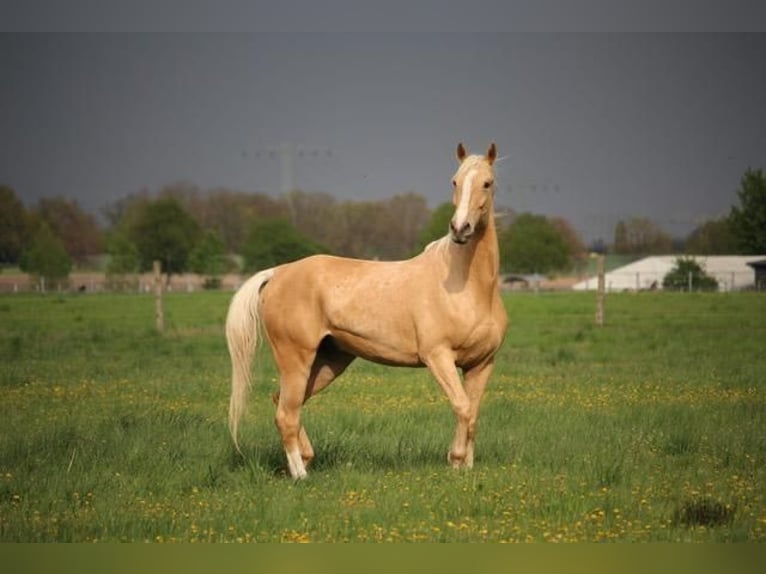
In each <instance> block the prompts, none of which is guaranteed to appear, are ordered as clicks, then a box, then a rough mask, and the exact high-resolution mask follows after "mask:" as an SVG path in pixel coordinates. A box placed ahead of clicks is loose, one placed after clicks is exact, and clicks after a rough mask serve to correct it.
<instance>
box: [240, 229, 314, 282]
mask: <svg viewBox="0 0 766 574" xmlns="http://www.w3.org/2000/svg"><path fill="white" fill-rule="evenodd" d="M323 251H325V250H324V248H323V247H322V246H320V245H319V244H317V243H315V242H314V241H312V240H311V239H308V238H307V237H305V236H303V235H301V234H300V233H299V232H298V230H297V229H295V227H293V226H292V225H291V224H290V223H289V222H287V221H285V220H284V219H272V220H266V221H257V222H255V223H254V224H253V225H252V227H251V228H250V232H249V233H248V236H247V241H246V242H245V245H244V247H243V249H242V255H243V257H244V260H245V263H244V267H245V270H246V271H248V272H252V271H257V270H259V269H267V268H269V267H274V266H275V265H279V264H281V263H287V262H289V261H295V260H296V259H301V258H303V257H306V256H308V255H315V254H317V253H322V252H323Z"/></svg>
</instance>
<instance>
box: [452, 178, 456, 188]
mask: <svg viewBox="0 0 766 574" xmlns="http://www.w3.org/2000/svg"><path fill="white" fill-rule="evenodd" d="M456 186H457V182H456V181H455V180H454V179H453V180H452V187H456Z"/></svg>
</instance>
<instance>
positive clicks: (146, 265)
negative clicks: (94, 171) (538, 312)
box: [0, 170, 766, 286]
mask: <svg viewBox="0 0 766 574" xmlns="http://www.w3.org/2000/svg"><path fill="white" fill-rule="evenodd" d="M738 198H739V205H736V206H732V208H731V211H730V213H729V214H728V215H727V216H726V217H723V218H720V219H715V220H711V221H707V222H704V223H702V224H701V225H699V226H698V227H697V228H696V229H694V230H693V231H692V232H691V233H690V234H689V236H687V237H686V238H685V239H684V240H683V241H682V242H680V243H681V244H682V246H681V248H680V249H679V241H678V240H674V239H673V238H672V237H671V236H670V235H668V234H667V233H666V232H664V231H663V230H662V229H661V228H660V227H659V226H658V225H656V224H655V223H653V222H651V221H650V220H648V219H643V218H633V219H629V220H627V221H620V222H618V223H617V225H616V228H615V234H614V241H613V242H612V243H611V244H609V245H605V244H603V243H600V244H595V245H591V246H586V245H585V243H584V242H583V240H582V237H581V236H580V234H579V233H578V232H577V230H575V229H574V228H573V227H572V225H571V224H570V223H569V222H568V221H567V220H566V219H564V218H562V217H546V216H543V215H537V214H532V213H516V212H514V211H512V210H506V209H498V212H499V214H500V215H499V216H498V218H497V224H498V232H499V233H498V236H499V241H500V250H501V267H502V270H503V271H504V272H513V273H519V274H528V273H541V274H551V273H556V272H566V271H568V270H571V269H572V268H573V267H576V266H577V264H578V262H581V261H582V260H583V259H584V258H585V257H587V254H588V252H589V251H593V250H595V251H600V252H612V253H617V254H623V255H636V256H638V255H647V254H660V253H670V252H679V251H685V252H686V253H689V254H703V253H704V254H720V253H743V254H748V253H766V237H765V235H766V178H765V177H764V174H763V172H762V170H748V171H747V172H746V173H745V175H744V176H743V177H742V180H741V183H740V189H739V190H738ZM453 209H454V208H453V207H452V205H451V204H449V203H443V204H441V205H439V206H437V207H436V208H434V209H429V208H428V205H427V202H426V200H425V199H424V198H423V197H422V196H420V195H419V194H417V193H412V192H410V193H404V194H399V195H395V196H393V197H390V198H388V199H382V200H374V201H339V200H338V199H336V198H335V197H334V196H332V195H330V194H327V193H308V192H303V191H294V192H292V193H289V194H287V195H282V196H279V197H274V196H271V195H268V194H264V193H257V192H256V193H247V192H239V191H233V190H228V189H212V190H201V189H199V188H197V187H196V186H194V185H191V184H186V183H177V184H173V185H169V186H166V187H164V188H163V189H161V190H159V191H158V192H156V193H151V192H149V191H148V190H142V191H139V192H136V193H133V194H130V195H128V196H126V197H123V198H122V199H120V200H118V201H116V202H114V203H113V204H111V205H110V206H108V207H107V208H106V209H105V210H104V211H103V219H104V221H105V223H99V221H98V219H97V218H96V217H95V216H94V215H93V214H91V213H88V212H87V211H85V210H84V209H82V208H81V207H80V206H79V204H78V203H77V202H76V201H75V200H72V199H67V198H63V197H53V198H44V199H41V200H40V201H39V202H38V203H37V204H36V205H35V206H33V207H32V208H31V209H27V208H26V207H25V206H24V204H23V203H22V202H21V200H20V199H19V197H18V196H17V194H16V192H15V190H13V189H12V188H11V187H9V186H0V263H2V264H3V265H18V266H19V267H20V268H21V269H22V270H23V271H26V272H28V273H30V274H32V275H34V276H36V277H41V278H45V279H46V280H48V281H49V282H51V281H57V280H58V281H61V280H62V279H65V278H66V277H67V276H68V274H69V273H70V271H71V270H72V269H73V267H87V266H88V265H89V264H90V265H92V261H93V259H94V258H95V257H97V256H99V255H102V254H107V255H108V257H107V260H108V263H107V264H106V271H107V274H108V275H109V276H111V277H112V278H114V279H115V280H116V281H118V280H119V279H120V278H121V277H126V276H130V275H131V274H134V273H137V272H140V271H146V270H148V269H150V268H151V265H152V261H154V260H155V259H159V260H160V261H161V262H162V264H163V269H164V270H165V271H166V272H167V273H168V274H175V273H183V272H188V271H191V272H195V273H199V274H201V275H204V276H205V277H206V278H207V279H206V281H207V284H208V285H209V286H215V285H217V283H218V278H219V277H220V276H221V275H222V274H223V273H226V272H243V273H250V272H253V271H255V270H257V269H261V268H264V267H270V266H273V265H276V264H278V263H282V262H285V261H290V260H294V259H298V258H300V257H304V256H306V255H311V254H314V253H332V254H336V255H341V256H346V257H357V258H365V259H385V260H394V259H404V258H407V257H410V256H412V255H414V254H415V253H418V252H419V251H421V250H422V249H423V248H424V247H425V245H427V244H428V243H429V242H431V241H433V240H435V239H438V238H439V237H442V236H444V235H445V234H446V232H447V226H448V222H449V219H450V217H451V216H452V212H453Z"/></svg>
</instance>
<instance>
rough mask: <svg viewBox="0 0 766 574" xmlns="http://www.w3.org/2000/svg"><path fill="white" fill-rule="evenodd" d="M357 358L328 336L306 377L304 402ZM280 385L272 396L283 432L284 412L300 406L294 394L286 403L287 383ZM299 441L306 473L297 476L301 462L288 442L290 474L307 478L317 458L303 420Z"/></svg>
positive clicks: (298, 408)
mask: <svg viewBox="0 0 766 574" xmlns="http://www.w3.org/2000/svg"><path fill="white" fill-rule="evenodd" d="M354 358H355V357H354V355H351V354H349V353H346V352H344V351H341V350H340V349H338V348H337V347H336V346H335V344H334V343H333V342H332V340H331V339H330V338H329V337H328V338H325V339H324V340H323V341H322V343H321V344H320V346H319V348H318V349H317V353H316V356H315V358H314V361H313V363H312V365H311V371H310V374H309V377H308V380H307V381H306V386H305V390H304V392H303V397H302V400H301V405H302V404H305V403H306V401H308V400H309V399H310V398H311V397H312V396H314V395H316V394H317V393H319V392H320V391H322V389H324V388H325V387H327V386H328V385H329V384H330V383H331V382H332V381H334V380H335V379H336V378H337V377H338V376H340V374H341V373H343V371H345V370H346V367H348V365H349V364H351V362H352V361H353V360H354ZM283 380H285V379H283ZM280 387H281V389H280V391H278V392H277V393H275V394H274V395H273V397H272V400H273V401H274V404H275V405H277V416H278V418H277V427H278V428H279V429H280V432H282V426H280V423H279V420H280V417H282V416H284V415H285V414H286V413H287V412H289V411H290V410H291V409H292V410H294V409H296V407H295V402H296V398H295V397H291V398H290V399H289V400H285V401H284V403H283V401H282V396H283V392H282V390H284V384H282V385H280ZM280 404H282V410H281V414H280ZM297 410H298V411H300V407H297ZM284 422H286V421H284ZM289 424H290V423H288V429H287V432H288V433H289V432H290V429H289ZM282 434H283V442H285V434H284V432H282ZM297 445H298V453H299V454H300V459H301V462H302V466H303V473H302V475H301V476H296V472H293V469H294V467H296V471H297V474H299V475H300V474H301V473H300V469H298V468H297V465H296V464H295V462H296V457H295V456H294V454H293V455H292V456H291V454H290V453H291V452H293V453H294V450H292V451H288V446H287V444H286V445H285V452H286V453H287V458H288V465H289V466H290V474H291V475H292V476H293V477H294V478H303V477H304V476H305V469H306V467H307V466H308V465H309V464H310V463H311V461H312V460H313V458H314V448H313V447H312V445H311V441H310V440H309V437H308V434H307V433H306V429H305V427H304V426H303V425H302V424H300V423H299V428H298V434H297Z"/></svg>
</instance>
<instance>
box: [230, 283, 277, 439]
mask: <svg viewBox="0 0 766 574" xmlns="http://www.w3.org/2000/svg"><path fill="white" fill-rule="evenodd" d="M273 276H274V269H266V270H264V271H260V272H259V273H256V274H255V275H253V276H252V277H251V278H250V279H248V280H247V281H245V284H244V285H242V287H240V288H239V290H238V291H237V292H236V293H235V294H234V297H233V298H232V300H231V304H230V305H229V313H228V314H227V316H226V342H227V343H228V345H229V356H230V357H231V369H232V372H231V400H230V401H229V431H230V432H231V437H232V439H234V446H235V447H236V448H237V450H239V441H238V439H237V429H238V427H239V422H240V420H242V415H244V414H245V404H246V402H247V393H248V391H249V390H250V369H251V367H252V363H253V355H254V354H255V349H256V347H257V345H258V328H259V326H258V302H259V300H260V295H261V289H262V288H263V286H264V285H265V284H266V282H267V281H268V280H269V279H271V278H272V277H273Z"/></svg>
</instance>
